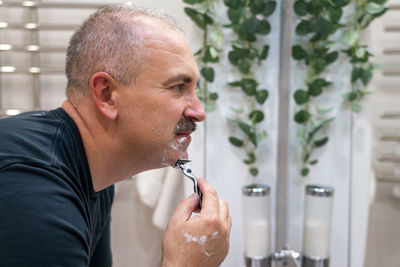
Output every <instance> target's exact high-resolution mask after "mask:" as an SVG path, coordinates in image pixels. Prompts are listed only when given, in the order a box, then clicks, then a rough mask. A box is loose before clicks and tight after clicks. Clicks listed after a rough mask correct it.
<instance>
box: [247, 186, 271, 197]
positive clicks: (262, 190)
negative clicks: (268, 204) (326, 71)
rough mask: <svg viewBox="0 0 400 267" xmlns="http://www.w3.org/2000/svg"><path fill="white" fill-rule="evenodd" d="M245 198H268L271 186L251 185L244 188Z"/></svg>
mask: <svg viewBox="0 0 400 267" xmlns="http://www.w3.org/2000/svg"><path fill="white" fill-rule="evenodd" d="M242 192H243V195H245V196H266V195H269V186H268V185H265V184H249V185H245V186H243V187H242Z"/></svg>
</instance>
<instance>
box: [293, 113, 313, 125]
mask: <svg viewBox="0 0 400 267" xmlns="http://www.w3.org/2000/svg"><path fill="white" fill-rule="evenodd" d="M310 116H311V114H310V113H309V112H308V111H307V110H300V111H299V112H297V113H296V114H295V115H294V120H295V121H296V122H297V123H305V122H307V121H308V120H309V119H310Z"/></svg>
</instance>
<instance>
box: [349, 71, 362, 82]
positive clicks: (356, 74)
mask: <svg viewBox="0 0 400 267" xmlns="http://www.w3.org/2000/svg"><path fill="white" fill-rule="evenodd" d="M363 71H364V70H363V69H362V68H353V70H352V71H351V82H352V83H354V82H355V81H356V80H357V79H359V78H361V76H362V73H363Z"/></svg>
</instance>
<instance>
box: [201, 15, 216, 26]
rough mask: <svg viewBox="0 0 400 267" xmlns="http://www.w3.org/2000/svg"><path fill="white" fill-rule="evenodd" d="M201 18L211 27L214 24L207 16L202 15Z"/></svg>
mask: <svg viewBox="0 0 400 267" xmlns="http://www.w3.org/2000/svg"><path fill="white" fill-rule="evenodd" d="M203 18H204V23H205V24H208V25H211V24H213V23H214V20H213V19H212V18H211V17H210V16H209V15H208V14H203Z"/></svg>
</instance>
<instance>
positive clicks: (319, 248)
mask: <svg viewBox="0 0 400 267" xmlns="http://www.w3.org/2000/svg"><path fill="white" fill-rule="evenodd" d="M329 230H330V227H329V224H328V223H323V222H316V221H310V222H306V224H305V227H304V237H303V253H304V255H306V256H308V257H318V258H322V259H326V258H329V240H330V238H329Z"/></svg>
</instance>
